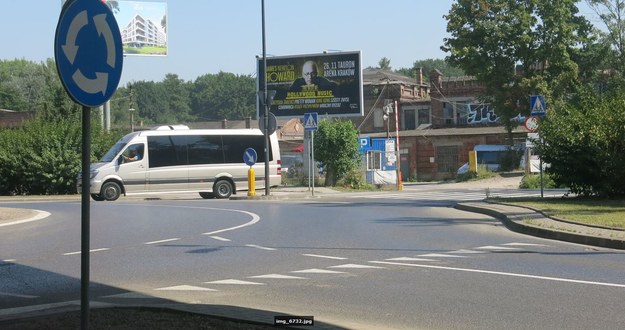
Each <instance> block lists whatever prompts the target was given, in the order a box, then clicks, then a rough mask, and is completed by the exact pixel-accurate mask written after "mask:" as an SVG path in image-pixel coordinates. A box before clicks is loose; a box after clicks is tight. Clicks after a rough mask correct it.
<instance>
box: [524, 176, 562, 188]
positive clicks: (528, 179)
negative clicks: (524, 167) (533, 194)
mask: <svg viewBox="0 0 625 330" xmlns="http://www.w3.org/2000/svg"><path fill="white" fill-rule="evenodd" d="M519 188H521V189H540V175H539V174H529V175H525V176H523V179H521V183H520V184H519ZM543 188H547V189H553V188H558V186H557V185H556V183H555V182H554V181H553V178H552V177H551V175H549V174H547V173H543Z"/></svg>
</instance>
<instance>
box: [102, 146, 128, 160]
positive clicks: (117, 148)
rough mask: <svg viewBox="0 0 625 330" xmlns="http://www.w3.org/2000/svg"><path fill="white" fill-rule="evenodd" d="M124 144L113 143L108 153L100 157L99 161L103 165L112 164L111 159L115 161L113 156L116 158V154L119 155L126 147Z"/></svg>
mask: <svg viewBox="0 0 625 330" xmlns="http://www.w3.org/2000/svg"><path fill="white" fill-rule="evenodd" d="M126 144H127V143H126V142H117V143H115V145H114V146H113V147H111V149H109V151H108V152H107V153H106V154H105V155H104V156H102V159H100V161H101V162H103V163H110V162H112V161H113V159H115V156H117V154H119V152H120V151H122V149H124V147H126Z"/></svg>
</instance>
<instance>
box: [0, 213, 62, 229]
mask: <svg viewBox="0 0 625 330" xmlns="http://www.w3.org/2000/svg"><path fill="white" fill-rule="evenodd" d="M33 211H35V212H37V214H36V215H34V216H32V217H30V218H28V219H23V220H16V221H11V222H5V223H2V224H0V227H4V226H10V225H18V224H20V223H26V222H31V221H37V220H41V219H44V218H47V217H49V216H50V212H46V211H39V210H33Z"/></svg>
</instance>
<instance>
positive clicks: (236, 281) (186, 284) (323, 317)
mask: <svg viewBox="0 0 625 330" xmlns="http://www.w3.org/2000/svg"><path fill="white" fill-rule="evenodd" d="M483 193H484V192H483V190H477V191H474V190H473V189H468V188H467V189H458V188H456V189H455V190H453V191H452V190H448V191H445V190H444V189H443V190H440V191H439V190H438V189H432V188H431V187H430V188H423V189H419V187H414V188H410V189H407V191H405V192H403V193H401V194H399V193H397V192H395V193H387V194H377V193H376V194H373V193H369V194H335V195H333V196H332V197H328V196H323V197H321V198H309V199H301V200H286V201H273V200H270V201H267V200H264V201H218V200H155V201H140V200H130V199H128V200H120V201H117V202H115V203H92V204H91V211H92V212H91V244H90V246H91V249H92V252H91V255H90V258H91V265H90V266H91V267H90V274H91V281H92V288H91V298H92V301H93V303H94V304H97V303H116V304H159V303H161V304H163V303H167V304H170V303H172V302H175V303H178V304H181V305H182V306H183V307H185V308H187V309H190V310H201V311H204V312H207V311H209V312H212V313H222V314H228V313H235V314H236V315H239V316H241V317H243V318H250V319H255V320H257V321H258V320H260V321H266V322H268V323H271V322H272V321H273V318H272V316H273V315H281V314H292V315H311V316H314V317H315V321H316V322H318V324H324V325H327V327H332V326H335V327H343V328H358V329H366V328H370V329H374V328H375V329H380V328H387V329H416V328H427V329H502V328H506V329H545V328H553V329H589V328H593V329H614V328H620V327H622V326H623V324H625V313H624V312H625V307H623V304H622V301H623V300H624V299H625V279H624V277H623V268H622V265H623V264H624V261H625V253H623V252H621V251H616V250H610V249H601V248H591V247H588V246H583V245H575V244H568V243H562V242H556V241H550V240H544V239H538V238H534V237H529V236H524V235H520V234H516V233H512V232H510V231H508V230H507V229H505V227H503V226H502V225H501V224H500V223H499V222H498V221H497V220H495V219H492V218H489V217H487V216H484V215H479V214H474V213H468V212H463V211H459V210H456V209H453V208H451V207H450V206H451V205H453V200H454V199H459V198H460V197H459V196H469V195H471V194H477V195H479V194H483ZM462 198H465V197H462ZM467 198H468V197H467ZM0 206H2V207H8V206H10V207H20V208H33V209H39V210H44V211H47V212H50V214H51V215H50V216H49V217H47V218H44V219H41V220H38V221H33V222H28V223H21V224H17V225H13V226H4V227H0V237H2V240H0V260H2V261H0V278H1V279H2V280H1V281H0V316H2V315H3V312H4V313H5V314H6V313H9V312H15V311H20V310H26V308H27V307H28V306H40V305H44V304H46V306H50V305H49V304H57V303H67V302H68V301H74V302H76V301H77V300H79V297H80V296H79V288H80V203H78V202H67V201H65V202H64V201H58V202H46V203H44V202H27V203H19V204H7V203H3V204H0ZM231 306H236V308H235V307H231Z"/></svg>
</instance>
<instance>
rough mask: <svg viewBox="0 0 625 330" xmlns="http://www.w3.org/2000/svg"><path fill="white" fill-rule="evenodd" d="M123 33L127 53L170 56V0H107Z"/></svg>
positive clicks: (123, 42) (125, 52) (106, 2)
mask: <svg viewBox="0 0 625 330" xmlns="http://www.w3.org/2000/svg"><path fill="white" fill-rule="evenodd" d="M104 3H105V4H107V5H108V6H109V8H111V11H112V12H113V15H114V16H115V19H116V20H117V25H119V31H120V33H121V35H122V44H123V45H124V55H137V56H167V2H164V1H160V2H159V1H129V0H118V1H110V0H106V1H104Z"/></svg>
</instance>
